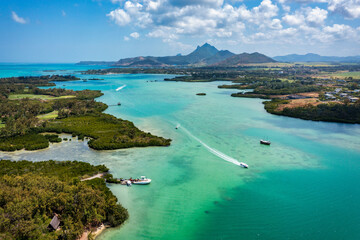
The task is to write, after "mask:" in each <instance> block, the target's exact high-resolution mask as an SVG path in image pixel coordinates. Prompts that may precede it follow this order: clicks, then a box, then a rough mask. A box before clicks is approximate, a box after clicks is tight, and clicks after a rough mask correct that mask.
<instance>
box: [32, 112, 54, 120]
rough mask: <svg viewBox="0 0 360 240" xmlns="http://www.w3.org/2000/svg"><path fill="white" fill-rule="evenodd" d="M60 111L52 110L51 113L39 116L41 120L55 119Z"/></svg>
mask: <svg viewBox="0 0 360 240" xmlns="http://www.w3.org/2000/svg"><path fill="white" fill-rule="evenodd" d="M58 114H59V111H52V112H50V113H46V114H42V115H39V116H37V117H38V118H39V119H41V120H48V119H55V118H57V117H58Z"/></svg>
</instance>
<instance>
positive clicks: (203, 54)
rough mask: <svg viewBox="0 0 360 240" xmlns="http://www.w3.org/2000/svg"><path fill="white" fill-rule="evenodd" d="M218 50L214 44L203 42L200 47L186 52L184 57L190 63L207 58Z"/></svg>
mask: <svg viewBox="0 0 360 240" xmlns="http://www.w3.org/2000/svg"><path fill="white" fill-rule="evenodd" d="M218 52H219V50H217V49H216V48H215V47H214V46H211V45H210V44H208V43H205V44H204V45H202V46H201V47H200V46H197V48H196V50H195V51H193V52H192V53H190V54H188V55H187V56H186V57H187V59H188V61H189V62H190V63H195V62H199V61H201V60H203V59H206V58H209V57H211V56H213V55H215V54H216V53H218Z"/></svg>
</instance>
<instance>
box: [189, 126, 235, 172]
mask: <svg viewBox="0 0 360 240" xmlns="http://www.w3.org/2000/svg"><path fill="white" fill-rule="evenodd" d="M182 129H183V130H184V132H186V133H187V134H188V135H189V136H190V137H192V138H194V139H195V140H196V141H198V142H199V143H201V145H203V146H204V147H205V148H206V149H207V150H208V151H209V152H211V153H212V154H214V155H215V156H218V157H220V158H222V159H223V160H225V161H227V162H230V163H233V164H235V165H237V166H240V162H239V161H238V160H236V159H234V158H232V157H230V156H228V155H226V154H225V153H222V152H220V151H219V150H217V149H215V148H212V147H210V146H209V145H207V144H206V143H204V142H203V141H201V140H200V139H199V138H197V137H195V136H194V135H192V134H191V133H190V132H189V131H188V130H187V129H186V128H184V127H182Z"/></svg>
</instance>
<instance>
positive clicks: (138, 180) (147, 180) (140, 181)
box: [131, 176, 151, 185]
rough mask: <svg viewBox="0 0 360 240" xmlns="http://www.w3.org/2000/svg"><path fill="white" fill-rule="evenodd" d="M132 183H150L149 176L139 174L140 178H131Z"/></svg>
mask: <svg viewBox="0 0 360 240" xmlns="http://www.w3.org/2000/svg"><path fill="white" fill-rule="evenodd" d="M131 182H132V184H135V185H146V184H149V183H151V179H150V178H146V177H145V176H141V177H140V179H132V181H131Z"/></svg>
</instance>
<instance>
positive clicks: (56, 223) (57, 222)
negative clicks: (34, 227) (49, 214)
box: [49, 214, 60, 231]
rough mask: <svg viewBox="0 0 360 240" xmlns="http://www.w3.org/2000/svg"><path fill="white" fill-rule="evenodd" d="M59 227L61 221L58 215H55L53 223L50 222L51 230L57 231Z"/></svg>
mask: <svg viewBox="0 0 360 240" xmlns="http://www.w3.org/2000/svg"><path fill="white" fill-rule="evenodd" d="M59 226H60V220H59V218H58V216H57V214H55V216H54V217H53V219H51V222H50V224H49V228H50V229H51V230H54V231H55V230H57V229H58V228H59Z"/></svg>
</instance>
